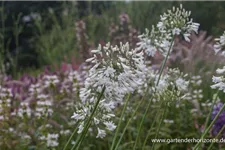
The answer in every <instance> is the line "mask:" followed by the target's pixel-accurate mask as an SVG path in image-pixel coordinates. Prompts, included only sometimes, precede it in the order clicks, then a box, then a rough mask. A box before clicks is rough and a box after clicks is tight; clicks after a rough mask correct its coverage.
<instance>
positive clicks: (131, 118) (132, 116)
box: [112, 100, 142, 150]
mask: <svg viewBox="0 0 225 150" xmlns="http://www.w3.org/2000/svg"><path fill="white" fill-rule="evenodd" d="M141 103H142V100H141V101H140V102H139V104H138V105H137V107H136V109H135V111H134V112H133V114H132V115H131V117H130V119H129V120H128V122H127V124H126V126H125V128H124V129H123V132H122V134H121V136H120V138H119V141H118V142H117V144H116V147H115V148H114V149H112V150H117V149H118V147H119V144H120V142H121V140H122V138H123V136H124V133H125V132H126V130H127V127H128V125H129V124H130V122H131V120H133V118H134V115H135V114H136V113H137V110H138V108H139V107H140V105H141Z"/></svg>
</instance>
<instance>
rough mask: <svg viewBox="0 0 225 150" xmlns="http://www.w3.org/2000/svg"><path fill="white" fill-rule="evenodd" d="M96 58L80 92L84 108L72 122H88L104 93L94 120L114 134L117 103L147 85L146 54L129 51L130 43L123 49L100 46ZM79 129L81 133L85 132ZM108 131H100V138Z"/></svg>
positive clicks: (95, 51) (121, 45)
mask: <svg viewBox="0 0 225 150" xmlns="http://www.w3.org/2000/svg"><path fill="white" fill-rule="evenodd" d="M91 52H92V53H93V57H92V58H89V59H87V60H86V62H87V63H89V64H90V65H91V66H92V67H91V68H90V69H89V70H88V76H87V78H86V80H85V82H84V87H83V88H81V89H80V91H79V96H80V99H81V105H80V106H79V107H77V108H76V111H75V112H74V115H73V116H72V118H73V119H75V120H76V121H80V122H82V123H84V122H85V119H87V117H88V116H90V114H91V110H93V107H94V104H95V102H96V101H97V99H98V96H99V93H101V92H102V90H103V87H105V90H104V92H103V96H102V98H101V100H100V102H99V106H98V108H97V111H96V114H95V116H94V118H93V121H92V123H93V125H95V126H97V128H98V126H102V125H104V126H105V127H106V130H108V131H113V130H114V129H115V128H116V125H115V124H114V123H113V122H112V118H113V117H114V116H115V115H113V113H114V112H113V110H114V109H115V107H116V106H117V105H118V104H121V105H122V104H123V103H124V102H123V100H124V97H125V96H126V95H127V94H129V93H132V92H134V91H135V90H137V89H138V88H139V86H140V85H142V84H143V83H144V78H143V77H144V73H145V71H146V65H145V63H144V53H143V51H141V50H138V49H130V47H129V44H128V43H126V44H122V43H121V44H120V46H111V45H110V43H108V44H106V46H103V47H102V46H101V45H99V47H98V49H97V50H92V51H91ZM83 127H84V126H83V125H82V124H81V125H80V126H79V131H78V133H81V132H82V130H83ZM105 135H106V131H105V130H103V129H102V127H101V129H99V128H98V135H97V137H100V138H102V137H104V136H105Z"/></svg>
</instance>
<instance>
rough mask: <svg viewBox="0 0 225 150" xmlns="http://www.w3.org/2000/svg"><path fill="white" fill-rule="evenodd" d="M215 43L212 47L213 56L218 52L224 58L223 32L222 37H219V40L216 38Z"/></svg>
mask: <svg viewBox="0 0 225 150" xmlns="http://www.w3.org/2000/svg"><path fill="white" fill-rule="evenodd" d="M215 41H216V44H214V45H213V47H214V51H215V54H217V53H218V52H221V55H223V56H225V51H224V50H225V49H224V46H225V31H224V33H223V35H221V36H220V38H216V39H215Z"/></svg>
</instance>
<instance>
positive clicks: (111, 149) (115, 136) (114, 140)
mask: <svg viewBox="0 0 225 150" xmlns="http://www.w3.org/2000/svg"><path fill="white" fill-rule="evenodd" d="M130 96H131V94H129V95H128V97H127V99H126V103H125V105H124V107H123V110H122V114H121V116H120V120H119V124H118V126H117V128H116V133H115V135H114V138H113V143H112V145H111V148H110V150H113V148H114V147H115V143H116V138H117V135H118V133H119V128H120V126H121V123H122V120H123V117H124V112H125V110H126V108H127V104H128V101H129V99H130Z"/></svg>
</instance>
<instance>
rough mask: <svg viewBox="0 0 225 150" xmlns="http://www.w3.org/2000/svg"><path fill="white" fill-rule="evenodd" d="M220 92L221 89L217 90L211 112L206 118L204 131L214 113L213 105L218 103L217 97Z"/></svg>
mask: <svg viewBox="0 0 225 150" xmlns="http://www.w3.org/2000/svg"><path fill="white" fill-rule="evenodd" d="M218 94H219V90H217V92H216V95H215V97H214V98H213V103H212V106H211V109H210V112H209V114H208V116H207V119H206V122H205V128H204V131H203V132H205V130H206V127H207V126H208V124H209V120H210V117H211V114H212V111H213V106H214V105H215V103H216V99H217V97H218Z"/></svg>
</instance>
